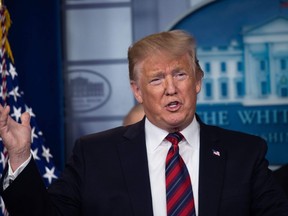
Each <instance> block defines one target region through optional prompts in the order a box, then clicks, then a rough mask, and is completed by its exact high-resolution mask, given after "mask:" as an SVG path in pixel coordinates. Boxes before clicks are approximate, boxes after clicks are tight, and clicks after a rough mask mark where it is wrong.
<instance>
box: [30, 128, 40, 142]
mask: <svg viewBox="0 0 288 216" xmlns="http://www.w3.org/2000/svg"><path fill="white" fill-rule="evenodd" d="M34 138H38V136H37V134H36V133H35V127H33V128H32V131H31V142H32V143H33V142H34Z"/></svg>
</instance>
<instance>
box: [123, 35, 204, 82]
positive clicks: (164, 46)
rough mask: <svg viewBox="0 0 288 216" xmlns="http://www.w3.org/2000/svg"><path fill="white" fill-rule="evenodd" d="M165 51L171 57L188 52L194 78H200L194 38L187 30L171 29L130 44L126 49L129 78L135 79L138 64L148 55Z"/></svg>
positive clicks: (201, 72)
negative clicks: (194, 74)
mask: <svg viewBox="0 0 288 216" xmlns="http://www.w3.org/2000/svg"><path fill="white" fill-rule="evenodd" d="M156 53H165V54H168V55H170V56H171V57H175V58H177V57H181V56H183V55H184V54H186V53H188V54H189V56H190V59H191V65H192V70H193V71H194V72H195V73H196V79H197V80H200V79H202V77H203V75H204V73H203V71H202V69H201V67H200V65H199V63H198V60H197V57H196V51H195V40H194V38H193V36H191V35H190V34H189V33H188V32H186V31H183V30H172V31H165V32H160V33H157V34H152V35H149V36H147V37H144V38H143V39H141V40H139V41H138V42H136V43H135V44H133V45H131V46H130V47H129V49H128V63H129V78H130V80H136V79H137V74H139V70H140V65H141V63H143V62H144V61H145V59H147V58H148V57H149V56H151V55H153V54H156Z"/></svg>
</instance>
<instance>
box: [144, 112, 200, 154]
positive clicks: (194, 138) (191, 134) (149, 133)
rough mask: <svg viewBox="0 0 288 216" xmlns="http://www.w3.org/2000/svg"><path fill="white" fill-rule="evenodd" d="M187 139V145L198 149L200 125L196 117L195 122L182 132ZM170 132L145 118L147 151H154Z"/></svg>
mask: <svg viewBox="0 0 288 216" xmlns="http://www.w3.org/2000/svg"><path fill="white" fill-rule="evenodd" d="M180 132H181V133H182V134H183V136H184V137H185V139H186V141H187V143H188V145H189V146H191V147H192V148H194V147H195V148H196V147H198V145H199V132H200V127H199V123H198V122H197V120H196V117H195V116H194V118H193V121H192V122H191V123H190V124H189V125H188V126H187V127H186V128H184V130H182V131H180ZM167 134H168V132H167V131H165V130H163V129H161V128H158V127H157V126H156V125H154V124H152V123H151V122H150V121H149V120H148V119H147V118H145V138H146V144H147V150H148V151H149V152H151V151H154V150H155V149H156V148H157V147H158V146H159V145H160V144H161V143H162V141H163V140H164V139H165V137H166V136H167Z"/></svg>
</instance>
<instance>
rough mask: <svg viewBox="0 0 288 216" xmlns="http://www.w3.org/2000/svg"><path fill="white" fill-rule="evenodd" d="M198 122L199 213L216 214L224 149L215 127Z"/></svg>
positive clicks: (222, 179)
mask: <svg viewBox="0 0 288 216" xmlns="http://www.w3.org/2000/svg"><path fill="white" fill-rule="evenodd" d="M210 128H211V127H210V126H206V125H204V124H203V123H201V122H200V165H199V215H200V216H201V215H209V216H216V215H218V211H219V205H220V198H221V194H222V188H223V183H224V182H223V181H224V173H225V158H226V156H225V151H224V149H223V148H222V146H221V145H220V142H219V139H218V135H217V133H216V132H215V129H213V130H210Z"/></svg>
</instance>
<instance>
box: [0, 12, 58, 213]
mask: <svg viewBox="0 0 288 216" xmlns="http://www.w3.org/2000/svg"><path fill="white" fill-rule="evenodd" d="M0 16H1V33H0V36H1V52H0V53H1V56H0V57H1V59H0V71H1V73H0V74H1V77H0V85H1V88H0V103H1V104H2V105H5V104H7V105H9V106H10V110H11V111H10V116H11V117H12V118H13V119H14V120H15V121H17V122H20V116H21V114H22V113H23V112H29V114H30V116H31V121H30V124H31V129H32V132H31V141H32V144H31V153H32V155H33V158H34V160H35V161H36V164H37V166H38V168H39V172H40V174H41V176H42V177H43V181H44V183H45V184H46V186H47V187H48V186H49V185H50V184H51V183H52V182H53V181H54V180H55V179H57V177H58V176H59V170H58V169H57V168H56V167H55V165H54V162H53V156H52V154H51V151H50V149H49V148H48V147H47V146H46V145H45V143H44V138H43V134H42V132H41V130H40V129H39V127H38V126H37V123H36V115H35V113H33V111H32V108H31V107H29V105H27V104H26V103H25V101H24V97H23V96H24V93H23V92H22V91H21V89H20V87H19V84H18V80H17V77H18V74H17V72H16V68H15V66H14V65H13V57H12V56H11V54H12V53H11V50H10V46H9V43H8V40H7V37H6V36H7V32H8V29H9V26H10V25H9V23H10V21H9V19H10V17H9V14H8V13H7V10H6V8H5V7H2V8H1V9H0ZM7 19H8V20H7ZM5 37H6V38H5ZM6 163H7V152H6V149H5V148H4V146H3V143H2V140H1V138H0V177H1V176H2V172H3V170H4V168H5V166H6ZM0 198H1V197H0ZM0 208H1V211H0V216H1V215H4V214H5V215H6V212H5V205H4V203H3V200H2V198H1V199H0Z"/></svg>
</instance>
